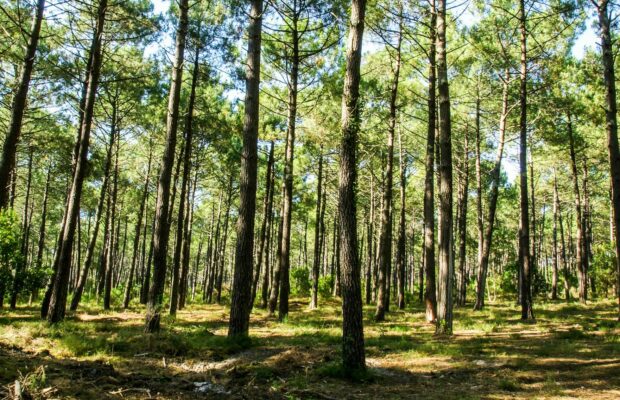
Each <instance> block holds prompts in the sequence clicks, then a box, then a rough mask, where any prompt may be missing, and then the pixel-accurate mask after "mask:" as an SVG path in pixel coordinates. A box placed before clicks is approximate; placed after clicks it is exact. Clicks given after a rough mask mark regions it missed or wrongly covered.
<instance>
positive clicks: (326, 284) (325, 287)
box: [319, 275, 334, 298]
mask: <svg viewBox="0 0 620 400" xmlns="http://www.w3.org/2000/svg"><path fill="white" fill-rule="evenodd" d="M333 287H334V277H333V276H331V275H327V276H321V277H320V278H319V294H320V295H321V297H323V298H330V297H332V288H333Z"/></svg>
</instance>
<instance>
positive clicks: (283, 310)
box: [278, 2, 300, 321]
mask: <svg viewBox="0 0 620 400" xmlns="http://www.w3.org/2000/svg"><path fill="white" fill-rule="evenodd" d="M294 4H295V5H296V4H297V3H296V2H294ZM297 15H298V10H297V9H294V10H293V18H292V20H291V21H290V22H288V24H289V25H288V26H289V27H291V32H290V35H291V43H290V46H291V52H292V55H291V59H290V60H288V62H289V63H290V68H291V69H290V73H289V76H288V92H289V93H288V121H287V125H288V129H287V135H286V152H285V160H284V182H283V189H284V190H283V197H282V203H283V207H282V242H281V243H280V246H281V247H282V249H281V250H280V267H279V268H280V304H279V305H278V319H279V320H280V321H282V320H283V319H284V318H286V316H287V315H288V308H289V307H288V306H289V305H288V298H289V292H290V276H289V275H290V268H291V254H290V252H291V217H292V212H293V162H294V154H295V153H294V150H295V128H296V120H297V94H298V87H297V86H298V81H299V63H300V54H299V40H300V33H299V31H298V30H297V29H298V28H297V23H298V21H297Z"/></svg>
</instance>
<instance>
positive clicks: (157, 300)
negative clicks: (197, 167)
mask: <svg viewBox="0 0 620 400" xmlns="http://www.w3.org/2000/svg"><path fill="white" fill-rule="evenodd" d="M179 9H180V15H179V25H178V28H177V37H176V50H175V57H174V64H173V66H172V78H171V84H170V93H169V97H168V117H167V123H166V144H165V148H164V154H163V156H162V161H161V167H160V168H161V169H160V175H159V182H158V185H157V205H156V216H155V235H154V239H153V258H154V263H153V282H152V284H151V287H150V289H149V296H148V301H147V305H146V307H147V310H146V326H145V331H146V332H147V333H152V332H157V331H159V327H160V313H161V307H162V302H163V297H164V285H165V283H166V269H167V257H168V238H169V236H170V225H169V224H168V218H169V215H168V212H169V208H170V207H169V206H170V204H169V200H170V180H171V177H172V167H173V165H174V153H175V148H176V143H177V126H178V119H179V99H180V95H181V85H182V80H183V59H184V54H185V38H186V36H187V29H188V24H189V22H188V16H187V14H188V9H189V0H180V2H179Z"/></svg>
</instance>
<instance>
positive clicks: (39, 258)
mask: <svg viewBox="0 0 620 400" xmlns="http://www.w3.org/2000/svg"><path fill="white" fill-rule="evenodd" d="M46 175H47V178H45V191H44V192H43V205H42V207H41V208H42V209H41V225H40V228H39V244H38V246H37V261H36V263H35V267H36V268H41V267H42V266H43V251H44V250H45V232H46V224H47V202H48V199H49V190H50V178H51V176H52V166H51V164H50V165H49V166H48V167H47V174H46Z"/></svg>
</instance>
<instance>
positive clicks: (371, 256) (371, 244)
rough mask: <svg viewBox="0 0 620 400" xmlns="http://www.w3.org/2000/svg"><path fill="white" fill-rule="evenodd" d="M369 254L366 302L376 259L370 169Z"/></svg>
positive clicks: (369, 300) (373, 195)
mask: <svg viewBox="0 0 620 400" xmlns="http://www.w3.org/2000/svg"><path fill="white" fill-rule="evenodd" d="M367 227H368V239H367V242H368V246H367V247H368V249H367V252H368V255H367V258H366V304H367V305H368V304H370V302H371V300H372V271H373V268H372V266H373V261H374V251H373V249H374V243H375V241H374V234H375V233H374V232H375V176H374V174H373V172H372V171H370V213H369V215H368V224H367Z"/></svg>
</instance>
